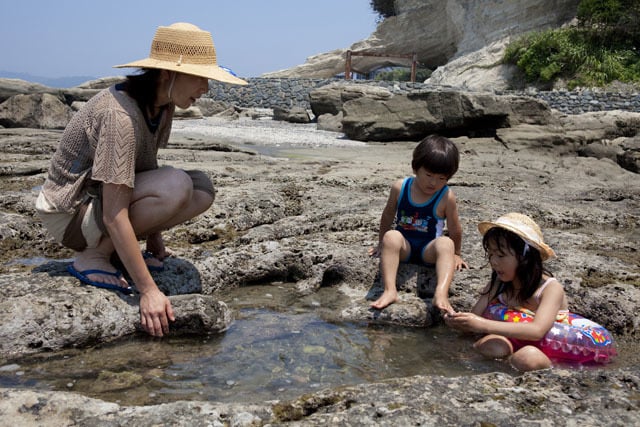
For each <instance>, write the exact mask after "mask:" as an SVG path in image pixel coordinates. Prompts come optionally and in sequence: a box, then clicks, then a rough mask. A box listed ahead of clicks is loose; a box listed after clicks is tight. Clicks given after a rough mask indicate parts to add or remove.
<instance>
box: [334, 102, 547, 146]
mask: <svg viewBox="0 0 640 427" xmlns="http://www.w3.org/2000/svg"><path fill="white" fill-rule="evenodd" d="M343 111H344V118H343V119H342V129H343V132H344V133H345V134H346V135H347V136H348V137H349V138H351V139H355V140H358V141H393V140H413V141H418V140H420V139H422V138H423V137H425V136H427V135H428V134H430V133H445V134H449V135H450V134H469V133H479V134H482V135H490V134H494V133H495V131H496V129H499V128H505V127H509V126H514V125H517V124H520V123H533V124H549V123H551V122H552V121H554V119H553V118H552V115H551V111H550V109H549V107H548V106H546V104H545V103H543V102H541V101H538V100H536V99H533V98H528V97H515V96H511V97H499V96H495V95H492V94H488V93H475V92H460V91H452V90H433V91H426V90H425V91H421V92H413V93H409V94H397V95H394V96H392V97H390V98H389V99H387V100H383V101H379V100H376V99H372V98H368V97H361V98H358V99H355V100H352V101H348V102H346V103H345V104H344V105H343Z"/></svg>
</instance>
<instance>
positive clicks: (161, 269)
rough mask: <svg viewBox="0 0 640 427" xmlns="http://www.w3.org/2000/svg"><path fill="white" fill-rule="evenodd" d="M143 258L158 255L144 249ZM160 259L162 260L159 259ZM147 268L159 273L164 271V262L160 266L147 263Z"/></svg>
mask: <svg viewBox="0 0 640 427" xmlns="http://www.w3.org/2000/svg"><path fill="white" fill-rule="evenodd" d="M142 258H144V259H145V260H146V259H151V258H156V256H155V255H154V254H153V253H151V252H149V251H144V252H142ZM156 259H157V258H156ZM158 261H160V260H158ZM147 268H148V269H149V271H151V272H158V273H159V272H161V271H164V263H162V265H160V266H157V265H149V264H147Z"/></svg>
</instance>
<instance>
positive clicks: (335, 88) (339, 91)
mask: <svg viewBox="0 0 640 427" xmlns="http://www.w3.org/2000/svg"><path fill="white" fill-rule="evenodd" d="M391 96H392V93H391V92H390V91H389V90H388V89H385V88H381V87H376V86H367V85H355V84H348V83H344V82H336V83H330V84H328V85H325V86H322V87H321V88H318V89H315V90H312V91H311V92H309V102H310V104H311V111H313V114H314V115H315V116H316V117H319V116H321V115H323V114H333V115H336V114H338V113H340V112H341V111H342V106H343V104H344V103H345V102H347V101H351V100H353V99H358V98H362V97H366V98H369V99H372V100H376V101H383V100H387V99H389V98H391Z"/></svg>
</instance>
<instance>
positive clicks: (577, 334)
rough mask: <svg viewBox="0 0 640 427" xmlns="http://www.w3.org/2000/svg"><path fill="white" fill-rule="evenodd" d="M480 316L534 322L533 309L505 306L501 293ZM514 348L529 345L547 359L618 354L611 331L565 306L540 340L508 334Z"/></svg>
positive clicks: (608, 357) (600, 358)
mask: <svg viewBox="0 0 640 427" xmlns="http://www.w3.org/2000/svg"><path fill="white" fill-rule="evenodd" d="M551 280H552V278H549V279H548V280H547V281H545V282H544V283H543V284H542V286H540V287H539V288H538V290H537V291H536V293H535V294H534V297H535V298H536V300H537V301H540V297H541V295H542V292H543V291H544V289H545V288H546V286H547V285H548V284H549V283H550V281H551ZM482 316H483V317H485V318H487V319H491V320H499V321H503V322H514V323H518V322H533V319H534V318H535V313H534V312H533V311H531V310H529V309H527V308H524V307H508V306H507V305H506V304H505V302H504V299H503V295H502V294H500V295H498V297H496V298H495V299H493V300H492V301H491V302H490V303H489V305H488V306H487V308H486V310H485V311H484V313H483V314H482ZM507 338H508V337H507ZM508 339H509V341H511V343H512V344H513V350H514V351H517V350H518V349H520V348H522V347H524V346H526V345H532V346H534V347H537V348H539V349H540V350H541V351H542V352H543V353H544V354H546V355H547V356H548V357H549V358H550V359H555V360H558V361H561V362H577V363H590V362H596V363H607V362H610V361H611V359H612V358H614V357H615V356H617V354H618V353H617V351H616V348H615V344H614V342H613V337H612V336H611V333H609V331H608V330H607V329H605V328H604V327H603V326H601V325H599V324H598V323H595V322H593V321H591V320H589V319H586V318H584V317H582V316H580V315H579V314H575V313H571V312H570V311H568V310H560V311H559V312H558V315H557V316H556V321H555V323H554V324H553V326H552V327H551V329H550V330H549V332H547V334H546V335H545V336H544V338H542V339H541V340H540V341H526V340H519V339H515V338H508Z"/></svg>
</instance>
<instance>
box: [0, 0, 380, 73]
mask: <svg viewBox="0 0 640 427" xmlns="http://www.w3.org/2000/svg"><path fill="white" fill-rule="evenodd" d="M2 3H3V4H2V25H0V71H8V72H16V73H27V74H30V75H34V76H45V77H53V78H58V77H68V76H92V77H98V78H99V77H108V76H116V75H123V74H125V73H127V72H131V69H123V70H122V69H115V68H112V67H113V66H114V65H117V64H123V63H127V62H131V61H134V60H138V59H142V58H146V57H147V56H148V55H149V48H150V46H151V40H152V39H153V35H154V34H155V31H156V28H157V27H158V26H167V25H171V24H172V23H175V22H189V23H192V24H195V25H197V26H198V27H200V28H201V29H203V30H207V31H209V32H210V33H211V35H212V37H213V42H214V45H215V47H216V54H217V57H218V64H219V65H222V66H225V67H228V68H230V69H232V70H233V71H234V72H235V73H236V74H237V75H238V76H241V77H259V76H260V75H262V74H264V73H267V72H271V71H278V70H282V69H286V68H290V67H293V66H296V65H299V64H302V63H304V62H305V60H306V58H307V57H309V56H313V55H316V54H319V53H324V52H329V51H331V50H334V49H341V48H348V47H349V46H351V45H352V44H353V43H355V42H357V41H360V40H362V39H365V38H367V37H369V35H371V33H373V32H374V30H375V28H376V16H377V14H376V13H375V12H374V11H373V10H372V9H371V6H370V0H317V1H309V0H226V1H220V0H178V1H176V0H174V1H167V0H150V1H147V0H126V1H125V0H107V1H100V2H96V1H92V0H13V1H9V0H2Z"/></svg>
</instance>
